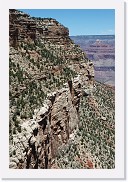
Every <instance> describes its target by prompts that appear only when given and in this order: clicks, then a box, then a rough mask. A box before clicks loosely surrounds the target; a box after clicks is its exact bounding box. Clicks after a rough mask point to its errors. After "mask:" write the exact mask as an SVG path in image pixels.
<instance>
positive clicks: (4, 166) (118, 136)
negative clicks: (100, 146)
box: [0, 0, 125, 179]
mask: <svg viewBox="0 0 128 182" xmlns="http://www.w3.org/2000/svg"><path fill="white" fill-rule="evenodd" d="M9 9H115V169H89V170H88V169H49V170H48V169H43V170H42V169H38V170H37V169H23V170H20V169H9V132H8V131H9V122H8V121H9V61H8V60H9ZM0 22H1V28H0V40H1V45H0V50H1V51H0V55H1V65H0V84H1V85H0V111H1V112H0V121H1V126H0V129H1V131H0V142H1V143H0V144H1V149H0V157H1V156H2V157H1V162H0V165H1V170H0V171H1V172H2V173H1V178H2V179H12V178H13V179H14V178H16V179H124V178H125V166H124V164H125V163H124V157H125V156H124V152H125V151H124V133H125V132H124V131H125V130H124V122H125V121H124V66H125V65H124V2H123V1H122V0H118V1H117V0H107V1H103V0H79V1H74V0H69V1H68V0H64V1H58V0H47V1H46V0H36V1H35V0H25V1H23V0H18V1H16V0H4V3H3V4H2V2H1V7H0Z"/></svg>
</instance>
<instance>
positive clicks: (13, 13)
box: [9, 10, 114, 169]
mask: <svg viewBox="0 0 128 182" xmlns="http://www.w3.org/2000/svg"><path fill="white" fill-rule="evenodd" d="M9 22H10V25H9V26H10V27H9V38H10V39H9V41H10V52H9V54H10V55H9V71H10V78H9V79H10V84H9V99H10V122H9V130H10V131H9V132H10V150H9V153H10V168H20V169H22V168H41V169H44V168H46V169H47V168H54V167H56V168H69V167H70V168H74V167H73V166H72V165H70V163H68V166H65V167H64V166H61V160H63V157H62V156H61V155H60V159H58V158H56V157H57V156H58V152H59V151H60V154H63V150H62V149H61V147H62V148H63V146H65V145H66V146H69V145H70V140H72V137H73V138H74V139H73V140H74V141H75V142H76V143H77V145H76V146H77V148H78V149H79V148H81V147H83V150H82V151H83V152H84V153H86V152H87V153H86V155H87V156H88V157H89V156H90V154H89V151H90V150H91V151H92V152H93V146H92V143H90V139H89V136H90V135H91V133H93V135H92V136H91V140H93V137H95V138H96V143H98V142H101V147H102V145H103V143H104V141H106V140H104V139H103V137H101V140H100V139H99V138H98V137H99V135H101V134H102V132H103V131H104V132H105V133H104V132H103V133H104V135H105V134H106V135H105V137H107V136H108V139H109V135H110V139H111V140H112V151H113V152H114V91H113V90H112V89H111V88H110V89H109V95H108V91H106V90H107V89H108V88H107V87H106V86H104V85H102V84H100V83H99V84H98V83H95V81H94V68H93V64H92V62H91V61H90V60H88V59H87V58H86V55H85V54H84V53H83V52H82V50H81V49H80V47H79V46H77V45H75V44H74V43H73V42H72V41H71V39H70V38H69V31H68V28H66V27H64V26H63V25H61V24H60V23H59V22H57V21H56V20H55V19H52V18H49V19H48V18H32V17H30V16H29V15H27V14H24V13H23V12H20V11H17V10H10V12H9ZM105 93H106V94H107V96H106V94H105ZM106 97H107V99H108V102H106V105H104V101H103V100H104V99H105V100H106ZM101 98H103V100H102V99H101ZM109 100H110V102H109ZM105 108H107V109H106V112H104V110H105ZM109 112H111V113H112V114H111V115H110V113H109ZM90 113H91V114H90ZM88 114H89V117H88ZM94 115H95V116H96V118H94V117H93V116H94ZM102 120H103V121H104V122H105V123H106V124H102ZM93 122H94V123H93ZM97 122H98V123H99V124H98V125H99V128H97V130H98V131H97V132H98V133H99V135H98V134H96V133H94V132H93V131H94V130H95V127H96V126H97V125H96V123H97ZM110 124H111V125H112V132H109V129H108V128H109V127H110V126H111V125H110ZM81 128H82V130H81ZM87 131H90V134H83V135H82V133H88V132H87ZM81 135H82V141H83V143H84V144H85V146H86V147H84V145H82V144H81V143H80V142H79V141H81ZM83 136H84V137H83ZM87 141H89V142H87ZM78 143H79V144H78ZM71 145H72V144H71ZM73 145H74V144H73ZM97 145H98V146H99V144H97ZM97 145H95V147H96V148H97V147H98V146H97ZM104 145H105V147H107V146H108V147H107V150H106V151H107V154H104V155H103V157H106V156H109V157H110V165H109V164H108V163H107V164H106V165H102V164H103V161H102V155H100V153H102V152H100V149H99V150H98V154H96V155H99V157H98V160H99V163H100V165H97V166H99V167H100V168H113V167H114V157H112V155H111V156H110V151H111V147H110V145H109V144H108V143H107V142H106V143H105V144H104ZM105 147H104V146H103V149H104V148H105ZM86 148H87V149H86ZM89 148H90V150H89ZM85 149H86V150H85ZM76 151H77V150H76ZM101 151H102V150H101ZM64 152H65V151H64ZM67 155H68V157H69V156H70V153H68V154H67ZM65 156H66V155H65ZM74 156H75V158H76V161H77V158H78V156H79V152H77V154H75V153H74ZM113 156H114V154H113ZM92 158H93V159H94V158H95V153H94V154H93V156H92ZM71 160H73V158H72V159H71ZM80 160H82V156H81V154H80ZM58 161H59V164H58ZM97 166H96V168H97ZM79 167H80V168H81V166H80V165H78V166H77V165H76V168H79ZM84 168H86V166H84Z"/></svg>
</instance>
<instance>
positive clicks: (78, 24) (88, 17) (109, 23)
mask: <svg viewBox="0 0 128 182" xmlns="http://www.w3.org/2000/svg"><path fill="white" fill-rule="evenodd" d="M19 10H21V11H23V12H25V13H27V14H29V15H31V16H34V17H42V18H54V19H56V20H57V21H59V22H60V23H61V24H63V25H64V26H66V27H68V28H69V35H70V36H75V35H114V34H115V10H114V9H19Z"/></svg>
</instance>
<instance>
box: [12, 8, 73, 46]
mask: <svg viewBox="0 0 128 182" xmlns="http://www.w3.org/2000/svg"><path fill="white" fill-rule="evenodd" d="M9 15H10V16H9V19H10V25H9V28H10V32H9V33H10V44H11V45H14V46H17V44H18V42H20V41H22V40H26V41H28V40H29V41H35V40H37V39H40V38H41V39H42V40H43V39H44V38H45V40H46V39H47V40H48V39H50V40H51V39H53V41H54V42H59V43H60V42H61V41H62V42H63V43H64V42H65V43H67V42H69V40H70V39H69V37H68V36H69V30H68V28H66V27H64V26H63V25H61V24H60V23H59V22H57V21H56V20H55V19H52V18H44V19H43V18H31V17H30V16H29V15H27V14H24V13H22V12H19V11H17V10H10V14H9Z"/></svg>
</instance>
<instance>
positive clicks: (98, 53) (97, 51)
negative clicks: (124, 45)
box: [71, 35, 115, 86]
mask: <svg viewBox="0 0 128 182" xmlns="http://www.w3.org/2000/svg"><path fill="white" fill-rule="evenodd" d="M71 39H72V40H73V41H74V42H75V43H76V44H78V45H80V47H81V48H82V50H83V51H84V52H85V53H86V55H87V57H88V58H89V59H91V60H92V61H93V63H94V69H95V79H96V80H97V81H100V82H102V83H105V84H109V85H111V86H115V36H114V35H86V36H85V35H80V36H71Z"/></svg>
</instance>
